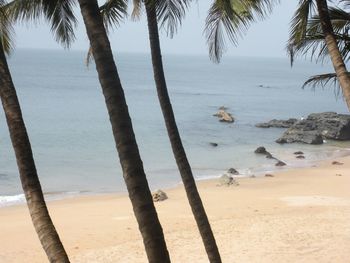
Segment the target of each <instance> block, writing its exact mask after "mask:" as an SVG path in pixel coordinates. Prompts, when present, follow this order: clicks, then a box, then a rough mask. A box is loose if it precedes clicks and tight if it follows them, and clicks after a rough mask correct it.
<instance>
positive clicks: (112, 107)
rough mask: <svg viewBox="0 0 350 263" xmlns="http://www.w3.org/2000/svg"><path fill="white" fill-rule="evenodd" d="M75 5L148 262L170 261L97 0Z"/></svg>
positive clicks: (87, 0)
mask: <svg viewBox="0 0 350 263" xmlns="http://www.w3.org/2000/svg"><path fill="white" fill-rule="evenodd" d="M79 5H80V10H81V13H82V16H83V19H84V23H85V27H86V31H87V35H88V37H89V40H90V47H91V51H92V54H93V57H94V61H95V65H96V69H97V72H98V76H99V80H100V84H101V87H102V91H103V94H104V97H105V102H106V106H107V110H108V113H109V117H110V122H111V124H112V129H113V135H114V139H115V142H116V147H117V150H118V153H119V159H120V163H121V166H122V169H123V176H124V180H125V183H126V186H127V189H128V192H129V197H130V200H131V203H132V206H133V209H134V213H135V216H136V219H137V222H138V224H139V229H140V231H141V234H142V237H143V242H144V246H145V249H146V253H147V257H148V260H149V262H152V263H153V262H154V263H161V262H162V263H166V262H170V259H169V254H168V250H167V247H166V244H165V240H164V235H163V230H162V227H161V225H160V222H159V219H158V216H157V212H156V210H155V207H154V204H153V200H152V196H151V193H150V190H149V186H148V183H147V179H146V175H145V172H144V169H143V164H142V161H141V158H140V154H139V150H138V146H137V143H136V140H135V135H134V132H133V127H132V124H131V119H130V115H129V111H128V107H127V104H126V101H125V96H124V91H123V88H122V85H121V82H120V79H119V75H118V71H117V67H116V65H115V62H114V59H113V54H112V50H111V47H110V43H109V40H108V37H107V33H106V30H105V27H104V25H103V19H102V17H101V14H100V10H99V7H98V3H97V1H96V0H94V1H92V0H79Z"/></svg>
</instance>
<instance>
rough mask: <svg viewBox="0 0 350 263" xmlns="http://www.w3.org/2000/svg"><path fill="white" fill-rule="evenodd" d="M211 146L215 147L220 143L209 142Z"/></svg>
mask: <svg viewBox="0 0 350 263" xmlns="http://www.w3.org/2000/svg"><path fill="white" fill-rule="evenodd" d="M209 144H210V145H211V146H213V147H217V146H218V144H217V143H216V142H210V143H209Z"/></svg>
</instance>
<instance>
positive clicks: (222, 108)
mask: <svg viewBox="0 0 350 263" xmlns="http://www.w3.org/2000/svg"><path fill="white" fill-rule="evenodd" d="M219 110H224V111H225V110H228V108H227V107H225V106H221V107H220V108H219Z"/></svg>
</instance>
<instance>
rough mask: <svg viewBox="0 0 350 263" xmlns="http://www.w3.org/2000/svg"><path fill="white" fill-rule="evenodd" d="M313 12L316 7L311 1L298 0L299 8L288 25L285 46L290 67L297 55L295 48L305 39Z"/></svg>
mask: <svg viewBox="0 0 350 263" xmlns="http://www.w3.org/2000/svg"><path fill="white" fill-rule="evenodd" d="M315 10H316V7H315V4H314V2H313V0H299V6H298V8H297V10H296V11H295V13H294V15H293V18H292V21H291V23H290V33H289V35H290V37H289V40H288V44H287V51H288V54H289V56H290V62H291V65H293V62H294V56H295V55H296V53H297V49H296V48H295V47H296V45H297V44H298V43H300V42H301V41H302V40H303V39H304V38H305V36H306V34H307V26H308V21H309V18H310V17H312V16H313V14H314V13H315Z"/></svg>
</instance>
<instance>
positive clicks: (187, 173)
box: [102, 0, 221, 262]
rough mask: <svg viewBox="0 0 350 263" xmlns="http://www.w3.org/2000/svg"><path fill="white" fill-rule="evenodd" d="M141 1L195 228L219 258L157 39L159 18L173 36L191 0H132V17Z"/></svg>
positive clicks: (211, 257) (161, 99)
mask: <svg viewBox="0 0 350 263" xmlns="http://www.w3.org/2000/svg"><path fill="white" fill-rule="evenodd" d="M142 2H143V3H144V4H145V8H146V14H147V23H148V32H149V39H150V47H151V55H152V63H153V72H154V80H155V83H156V88H157V93H158V98H159V102H160V106H161V109H162V112H163V116H164V120H165V124H166V128H167V131H168V136H169V139H170V142H171V146H172V149H173V153H174V157H175V159H176V162H177V166H178V169H179V171H180V174H181V177H182V181H183V183H184V186H185V190H186V194H187V198H188V200H189V203H190V206H191V208H192V212H193V214H194V217H195V220H196V222H197V226H198V229H199V231H200V234H201V236H202V239H203V242H204V245H205V249H206V251H207V254H208V257H209V260H210V262H221V258H220V254H219V250H218V247H217V245H216V241H215V238H214V235H213V232H212V230H211V227H210V223H209V220H208V217H207V215H206V212H205V209H204V206H203V203H202V200H201V198H200V195H199V193H198V190H197V186H196V183H195V180H194V177H193V174H192V169H191V166H190V164H189V162H188V159H187V157H186V152H185V149H184V147H183V145H182V141H181V137H180V134H179V131H178V128H177V124H176V120H175V116H174V112H173V109H172V106H171V101H170V98H169V94H168V90H167V84H166V80H165V74H164V69H163V62H162V55H161V48H160V41H159V32H158V19H160V20H161V25H162V26H166V27H167V32H168V34H170V35H171V36H173V34H174V33H175V31H176V29H177V25H178V24H181V19H182V17H183V16H184V14H185V11H186V8H187V7H188V4H189V2H190V0H171V1H154V0H145V1H139V0H137V1H134V10H133V17H136V16H139V15H140V9H141V6H142ZM102 10H103V9H102ZM104 17H105V18H106V20H107V21H112V20H113V19H114V15H113V13H110V12H105V13H104ZM157 17H158V18H157Z"/></svg>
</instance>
